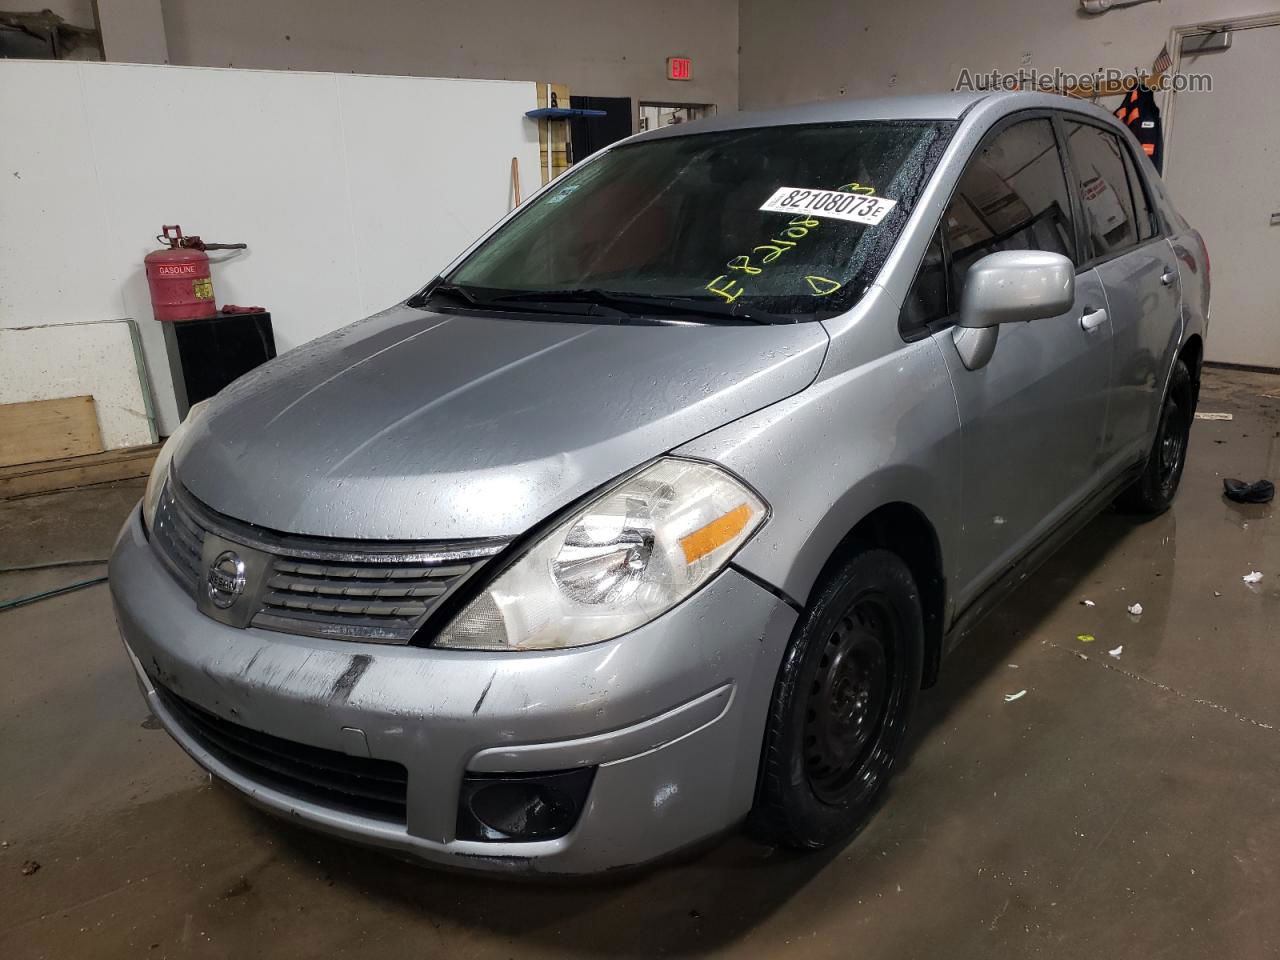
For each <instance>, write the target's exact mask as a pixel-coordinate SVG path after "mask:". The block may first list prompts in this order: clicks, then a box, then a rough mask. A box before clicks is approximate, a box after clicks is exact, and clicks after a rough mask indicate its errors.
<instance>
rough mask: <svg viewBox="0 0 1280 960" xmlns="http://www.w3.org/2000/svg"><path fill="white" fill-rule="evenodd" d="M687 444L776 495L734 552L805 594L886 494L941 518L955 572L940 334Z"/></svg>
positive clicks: (739, 561) (956, 439)
mask: <svg viewBox="0 0 1280 960" xmlns="http://www.w3.org/2000/svg"><path fill="white" fill-rule="evenodd" d="M676 452H677V453H680V454H685V455H688V456H695V457H702V458H705V459H708V460H712V461H716V462H718V463H722V464H724V465H725V466H726V467H728V468H729V469H730V470H733V471H734V472H735V473H737V474H738V475H739V476H741V477H742V478H743V479H745V480H746V481H747V482H748V483H750V484H751V485H752V486H753V487H754V488H755V489H756V490H757V491H759V492H760V493H761V494H762V495H763V496H764V497H765V499H766V500H768V502H769V504H770V505H771V506H772V508H773V516H772V517H771V518H770V520H769V522H768V523H767V524H766V525H765V526H764V527H763V528H762V529H761V530H760V531H759V532H758V533H757V534H756V536H755V537H754V538H753V539H752V540H751V542H750V543H748V544H747V545H746V546H745V547H744V548H743V549H742V551H741V552H740V553H739V554H738V556H737V557H736V558H735V560H734V562H735V564H736V565H737V566H738V567H739V568H741V569H743V570H745V571H746V572H747V573H749V574H751V575H753V576H755V577H757V578H759V579H760V580H763V581H764V582H765V583H768V584H770V585H772V586H773V587H775V588H776V589H778V590H779V591H781V592H782V593H784V594H785V595H786V596H787V597H788V598H790V599H791V600H793V601H794V602H796V603H798V604H800V605H804V604H805V603H806V602H807V600H808V597H809V595H810V593H811V591H812V590H813V587H814V585H815V583H816V582H817V579H818V576H819V575H820V573H821V572H822V568H823V567H824V566H825V564H826V563H827V561H828V560H829V559H830V557H831V555H832V554H833V553H834V551H835V550H836V548H837V547H838V546H839V544H840V542H841V541H842V540H843V539H844V538H845V536H846V535H847V534H848V533H849V532H850V531H851V530H852V529H853V528H854V527H855V526H856V525H857V524H858V522H859V521H860V520H862V519H863V518H864V517H866V516H867V515H868V514H870V513H871V512H872V511H873V510H875V509H876V508H877V507H880V506H883V505H886V504H890V503H906V504H908V505H910V506H912V507H914V508H915V509H916V510H918V511H919V512H920V513H921V514H922V515H923V516H924V517H925V518H926V519H927V520H928V521H929V522H930V524H931V525H932V526H933V528H934V532H935V534H936V536H937V540H938V546H939V551H940V553H941V557H942V564H943V569H942V574H943V577H944V579H945V577H946V573H947V570H948V565H949V564H948V562H949V559H950V558H951V557H954V556H956V555H957V553H958V549H957V548H958V542H957V541H958V536H959V531H960V522H959V520H960V495H961V490H960V476H961V473H960V463H961V450H960V423H959V417H958V414H957V411H956V404H955V396H954V393H953V391H952V387H951V380H950V377H949V375H948V373H947V369H946V365H945V363H944V362H943V359H942V357H941V356H940V354H939V352H938V347H937V345H936V344H935V343H934V341H933V339H932V338H926V339H924V340H921V341H919V342H916V343H912V344H904V345H903V346H902V347H901V348H900V349H898V350H895V351H893V352H891V353H888V354H886V355H884V356H882V357H880V358H879V359H876V360H874V361H871V362H868V363H865V364H861V365H858V366H854V367H852V368H851V369H848V370H845V371H843V372H841V373H838V374H834V375H832V376H830V377H826V378H822V377H820V378H819V380H818V381H817V382H815V383H814V384H812V385H811V386H809V387H808V388H807V389H806V390H804V391H802V392H801V393H799V394H797V395H795V396H793V397H790V398H788V399H786V400H783V401H781V402H779V403H776V404H774V405H773V406H770V407H768V408H766V409H764V410H761V411H758V412H756V413H754V414H752V415H750V416H747V417H744V418H742V419H741V420H737V421H735V422H734V423H731V424H728V425H726V426H724V427H721V428H719V429H717V430H714V431H712V432H711V433H708V434H706V435H704V436H702V437H699V438H698V439H697V440H694V441H692V442H690V443H688V444H686V445H684V446H683V447H681V448H680V449H679V450H678V451H676ZM949 604H950V601H949V600H948V609H947V610H946V611H945V616H944V622H949V621H950V618H951V611H950V609H949Z"/></svg>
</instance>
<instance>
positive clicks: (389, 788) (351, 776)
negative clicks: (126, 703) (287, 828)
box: [155, 684, 409, 823]
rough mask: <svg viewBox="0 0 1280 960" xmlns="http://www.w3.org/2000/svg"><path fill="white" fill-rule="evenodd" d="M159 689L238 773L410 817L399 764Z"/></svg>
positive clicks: (367, 810)
mask: <svg viewBox="0 0 1280 960" xmlns="http://www.w3.org/2000/svg"><path fill="white" fill-rule="evenodd" d="M155 689H156V692H157V693H158V694H159V695H160V700H161V702H162V703H163V704H164V705H165V708H166V709H167V710H168V711H169V713H171V714H172V715H173V716H174V717H175V718H176V719H177V721H178V723H179V724H181V726H182V729H183V730H185V731H186V732H187V734H188V735H189V736H191V738H192V739H194V740H195V741H196V742H197V743H199V744H200V746H202V747H203V748H204V749H205V750H207V751H209V753H211V754H212V755H213V756H214V757H216V758H217V759H218V760H220V761H221V762H222V763H224V764H226V765H227V766H228V767H230V768H231V769H232V770H234V771H235V772H236V773H238V774H241V775H242V776H244V777H247V778H248V779H250V780H252V781H254V782H255V783H260V784H262V785H263V786H267V787H271V788H272V789H275V790H278V791H279V792H281V793H284V794H287V795H289V796H292V797H296V798H298V799H301V800H310V801H312V802H314V803H320V804H323V805H325V806H328V807H340V808H342V809H344V810H349V811H351V812H354V813H359V814H362V815H364V816H369V817H376V818H378V819H380V820H388V821H392V822H394V823H404V822H405V803H406V796H407V792H408V782H409V775H408V772H407V771H406V770H405V768H404V767H403V766H401V765H400V764H398V763H393V762H392V761H390V760H375V759H372V758H370V757H351V756H348V755H347V754H345V753H339V752H338V751H337V750H326V749H324V748H323V747H312V746H309V745H307V744H304V743H295V742H294V741H292V740H285V739H282V738H281V737H274V736H272V735H271V734H269V733H262V732H260V731H258V730H250V729H249V728H248V727H242V726H240V724H238V723H232V722H231V721H230V720H224V719H222V718H221V717H219V716H216V715H215V714H212V713H210V712H209V711H208V710H205V709H203V708H202V707H197V706H196V705H195V704H194V703H191V702H189V701H187V700H183V699H182V698H181V697H179V696H178V695H177V694H175V693H173V692H172V691H171V690H168V689H167V688H165V687H163V686H161V685H159V684H157V685H156V688H155Z"/></svg>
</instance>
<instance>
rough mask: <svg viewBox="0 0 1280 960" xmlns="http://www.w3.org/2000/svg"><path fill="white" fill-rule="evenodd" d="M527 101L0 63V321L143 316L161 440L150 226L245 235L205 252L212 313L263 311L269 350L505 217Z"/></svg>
mask: <svg viewBox="0 0 1280 960" xmlns="http://www.w3.org/2000/svg"><path fill="white" fill-rule="evenodd" d="M535 99H536V90H535V88H534V85H533V84H532V83H517V82H495V81H476V80H437V79H430V78H419V77H373V76H355V75H341V74H322V73H292V72H287V71H285V72H274V71H256V70H253V71H251V70H218V69H205V68H186V67H164V66H149V65H137V64H99V63H67V62H55V63H42V62H34V61H0V130H4V131H5V132H6V135H5V136H4V137H3V138H0V174H2V175H0V327H16V326H33V325H41V324H56V323H72V322H85V321H93V320H102V319H116V318H120V317H133V318H135V319H137V320H138V322H139V327H140V329H141V331H142V337H143V341H144V344H145V345H146V354H147V360H148V366H149V369H150V372H151V378H152V381H153V384H154V390H155V395H156V407H157V414H158V416H159V421H160V429H161V432H162V433H167V432H169V431H170V430H172V428H173V427H174V426H175V425H176V422H177V410H176V405H175V402H174V398H173V389H172V383H171V381H170V378H169V373H168V367H167V364H166V362H165V358H164V348H163V340H162V331H161V329H160V326H159V324H157V323H156V322H155V321H153V320H152V319H151V307H150V300H149V298H148V294H147V287H146V281H145V277H144V274H143V269H142V259H143V257H144V256H145V255H146V253H147V252H148V251H149V250H152V249H155V248H156V246H157V245H156V243H155V241H154V239H153V238H154V236H155V234H156V233H158V232H159V230H160V227H161V225H162V224H165V223H180V224H182V226H183V229H184V230H185V231H186V232H188V233H198V234H200V235H201V236H202V237H204V238H205V239H206V240H211V241H214V240H217V241H244V242H245V243H248V244H249V250H248V251H247V252H246V253H244V254H238V255H233V256H229V257H228V256H227V255H225V254H217V253H215V254H212V256H213V257H214V258H216V259H222V260H223V262H220V263H215V265H214V267H213V276H214V288H215V290H216V292H217V297H218V302H219V304H225V303H238V304H242V305H261V306H265V307H267V308H268V309H269V310H271V312H272V319H273V323H274V327H275V333H276V343H277V347H278V349H279V350H280V351H281V352H283V351H284V350H287V349H290V348H292V347H295V346H297V345H299V344H301V343H305V342H306V341H308V340H310V339H312V338H314V337H316V336H319V335H321V334H323V333H326V332H328V331H331V330H334V329H337V328H338V327H340V326H343V325H345V324H347V323H349V322H351V321H353V320H357V319H359V318H360V317H362V316H365V315H366V314H368V313H372V312H373V311H375V310H379V309H381V308H383V307H385V306H388V305H390V304H392V303H394V302H396V301H398V300H400V299H403V298H404V297H405V296H406V295H408V294H409V293H411V292H412V291H413V290H414V289H416V288H417V287H418V286H419V285H421V284H422V283H423V282H425V281H426V280H428V279H430V278H431V276H432V275H433V274H434V272H435V271H436V270H437V269H439V268H440V267H441V266H443V265H444V264H445V263H447V262H448V261H449V260H450V259H452V257H453V256H454V255H455V254H456V253H457V252H459V251H460V250H461V249H462V248H463V247H464V246H466V245H467V244H468V243H470V242H471V240H473V239H474V238H475V237H476V236H477V235H478V234H480V233H481V232H483V231H484V230H485V229H486V228H487V227H488V226H489V225H490V224H492V223H493V222H494V221H495V220H497V219H498V218H499V217H500V216H502V215H503V214H504V213H505V212H506V211H507V209H508V207H509V197H510V192H509V188H508V180H509V174H510V166H511V158H512V157H513V156H516V157H519V158H520V164H521V170H522V173H523V179H524V182H525V183H530V184H532V183H536V181H537V177H536V173H535V171H536V170H537V164H538V147H537V129H536V126H535V125H534V124H533V123H532V122H530V121H528V120H526V119H524V116H523V114H524V112H525V111H526V110H528V109H531V108H532V107H533V106H535ZM224 258H225V259H224ZM20 367H21V365H18V368H19V369H20ZM120 375H121V376H135V374H134V371H130V370H122V371H120ZM32 389H34V385H32ZM11 392H12V391H11ZM19 392H20V391H19Z"/></svg>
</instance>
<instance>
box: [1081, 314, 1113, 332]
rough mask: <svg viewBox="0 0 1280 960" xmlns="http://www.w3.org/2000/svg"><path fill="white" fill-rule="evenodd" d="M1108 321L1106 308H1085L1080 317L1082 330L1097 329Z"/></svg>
mask: <svg viewBox="0 0 1280 960" xmlns="http://www.w3.org/2000/svg"><path fill="white" fill-rule="evenodd" d="M1106 322H1107V311H1105V310H1087V309H1086V310H1085V312H1084V314H1083V315H1082V316H1081V317H1080V329H1081V330H1095V329H1097V328H1098V327H1100V326H1102V325H1103V324H1104V323H1106Z"/></svg>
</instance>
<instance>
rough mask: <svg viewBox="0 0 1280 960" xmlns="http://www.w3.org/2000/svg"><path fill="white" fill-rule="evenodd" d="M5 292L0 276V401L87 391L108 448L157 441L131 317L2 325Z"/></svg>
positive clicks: (53, 397)
mask: <svg viewBox="0 0 1280 960" xmlns="http://www.w3.org/2000/svg"><path fill="white" fill-rule="evenodd" d="M2 129H4V124H3V122H0V130H2ZM0 169H3V167H0ZM3 209H4V202H3V199H2V198H0V210H3ZM0 222H3V216H0ZM7 228H8V224H7V223H5V226H4V229H7ZM0 232H3V230H2V229H0ZM7 292H8V291H7V290H6V289H5V287H4V281H3V280H2V279H0V404H5V403H26V402H27V401H31V400H56V399H58V398H60V397H74V396H80V395H84V394H89V395H92V397H93V400H94V404H95V405H96V407H97V411H98V425H99V427H100V428H101V430H102V444H103V446H104V447H106V448H107V449H108V450H114V449H116V448H117V447H136V446H139V445H140V444H144V443H150V442H151V441H153V440H155V439H156V435H155V433H154V432H153V430H152V427H151V422H150V420H149V419H148V417H147V397H146V396H145V395H144V393H143V387H142V381H141V379H140V377H139V370H138V357H137V354H136V352H135V350H134V346H133V330H132V329H131V328H132V323H131V321H128V320H102V321H97V322H92V323H60V324H53V325H50V326H25V327H5V326H4V324H5V321H6V320H7V319H9V318H8V316H7V315H6V313H5V303H4V296H5V294H6V293H7ZM151 322H152V323H155V321H151Z"/></svg>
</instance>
